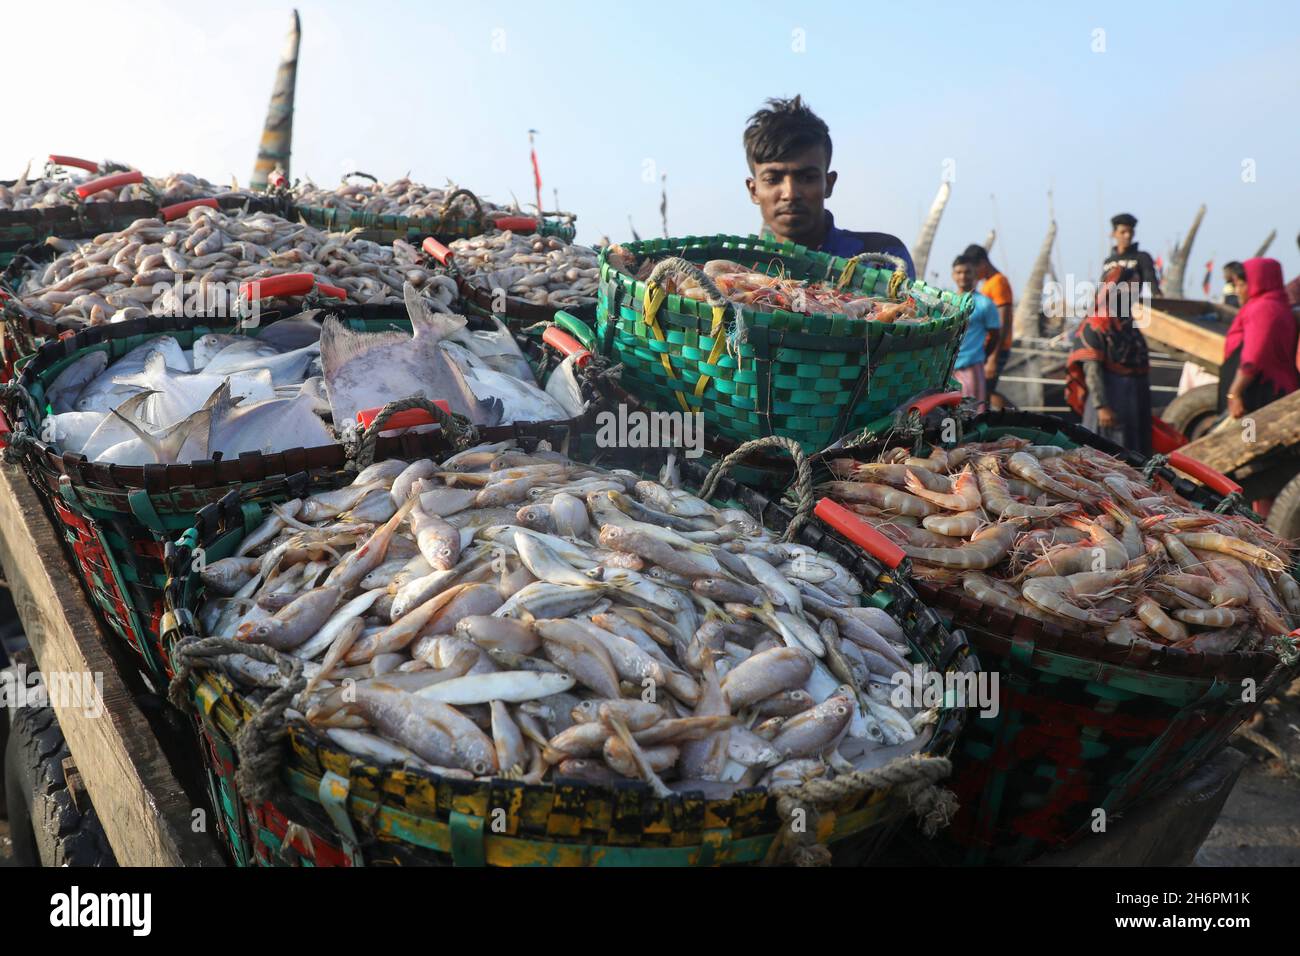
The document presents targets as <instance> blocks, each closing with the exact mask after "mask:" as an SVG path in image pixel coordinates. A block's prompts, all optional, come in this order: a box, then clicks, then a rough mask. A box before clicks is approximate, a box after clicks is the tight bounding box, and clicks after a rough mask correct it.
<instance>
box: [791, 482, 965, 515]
mask: <svg viewBox="0 0 1300 956" xmlns="http://www.w3.org/2000/svg"><path fill="white" fill-rule="evenodd" d="M817 490H818V491H822V492H827V493H829V494H831V495H834V496H835V497H836V498H839V499H841V500H843V501H858V502H863V503H865V504H869V505H875V506H876V507H877V508H883V509H884V510H885V511H895V512H898V513H899V514H905V515H916V516H917V517H922V516H924V515H931V514H934V513H935V512H936V511H939V510H940V508H939V507H938V505H932V504H930V502H928V501H926V500H924V499H922V498H918V497H916V495H909V494H908V493H907V492H906V491H899V490H897V489H896V488H888V487H886V486H885V485H873V484H870V483H867V482H861V481H828V482H826V483H825V484H822V485H819V486H818V488H817Z"/></svg>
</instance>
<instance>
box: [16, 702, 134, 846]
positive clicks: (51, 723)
mask: <svg viewBox="0 0 1300 956" xmlns="http://www.w3.org/2000/svg"><path fill="white" fill-rule="evenodd" d="M10 714H11V717H12V719H11V721H10V725H9V740H8V742H7V743H6V745H5V758H4V763H5V767H4V784H5V798H6V803H7V805H8V809H9V835H10V838H11V839H12V840H13V854H14V862H15V863H16V864H17V865H19V866H117V861H116V859H114V857H113V851H112V849H111V848H110V847H109V845H108V839H107V838H106V837H105V836H104V830H103V827H101V826H100V824H99V817H98V816H97V815H96V814H95V808H94V807H93V806H91V804H90V797H89V795H88V794H86V793H85V792H84V790H83V791H82V792H80V793H79V794H78V795H77V799H78V802H79V803H80V804H81V806H82V808H83V809H84V811H85V812H84V813H83V812H81V811H80V810H78V809H77V803H75V802H74V801H73V797H72V793H71V791H69V790H68V784H67V780H66V779H65V777H64V773H63V761H64V758H66V757H67V756H68V755H69V754H68V745H67V742H66V741H64V739H63V731H61V730H60V729H59V723H58V721H57V720H55V719H54V710H53V708H50V707H19V708H16V709H14V710H12V711H10Z"/></svg>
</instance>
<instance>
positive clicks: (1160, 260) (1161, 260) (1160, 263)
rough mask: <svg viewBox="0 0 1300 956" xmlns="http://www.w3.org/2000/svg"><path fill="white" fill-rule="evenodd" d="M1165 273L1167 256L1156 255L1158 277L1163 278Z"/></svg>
mask: <svg viewBox="0 0 1300 956" xmlns="http://www.w3.org/2000/svg"><path fill="white" fill-rule="evenodd" d="M1164 274H1165V257H1164V256H1156V278H1157V279H1159V278H1162V277H1163V276H1164Z"/></svg>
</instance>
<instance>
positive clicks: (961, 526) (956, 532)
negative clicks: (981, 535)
mask: <svg viewBox="0 0 1300 956" xmlns="http://www.w3.org/2000/svg"><path fill="white" fill-rule="evenodd" d="M983 520H984V519H983V518H981V517H980V513H979V511H977V510H972V511H961V512H958V513H957V514H955V515H926V516H925V517H924V518H922V519H921V527H923V528H927V529H929V530H930V531H934V532H936V533H938V534H942V535H948V536H950V537H956V538H968V537H970V536H971V535H973V534H974V533H975V532H976V531H978V530H979V528H980V525H981V524H982V523H983Z"/></svg>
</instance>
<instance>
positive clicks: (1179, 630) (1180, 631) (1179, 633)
mask: <svg viewBox="0 0 1300 956" xmlns="http://www.w3.org/2000/svg"><path fill="white" fill-rule="evenodd" d="M1133 610H1134V612H1135V613H1136V614H1137V616H1138V618H1139V619H1140V620H1141V621H1142V623H1143V624H1145V625H1146V626H1147V627H1149V628H1151V630H1153V631H1155V632H1156V633H1157V634H1159V635H1160V636H1161V637H1163V638H1164V639H1165V640H1167V641H1169V642H1170V643H1171V644H1172V643H1174V642H1176V641H1182V640H1186V638H1187V628H1186V627H1185V626H1184V625H1183V624H1182V623H1181V622H1179V621H1175V620H1174V619H1173V618H1171V617H1170V616H1169V615H1168V614H1166V613H1165V609H1164V608H1162V607H1161V606H1160V605H1159V604H1157V603H1156V602H1155V601H1153V600H1152V599H1151V598H1149V597H1148V596H1147V595H1145V594H1144V595H1142V596H1141V597H1140V598H1138V599H1137V601H1136V602H1135V603H1134V605H1133Z"/></svg>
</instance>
